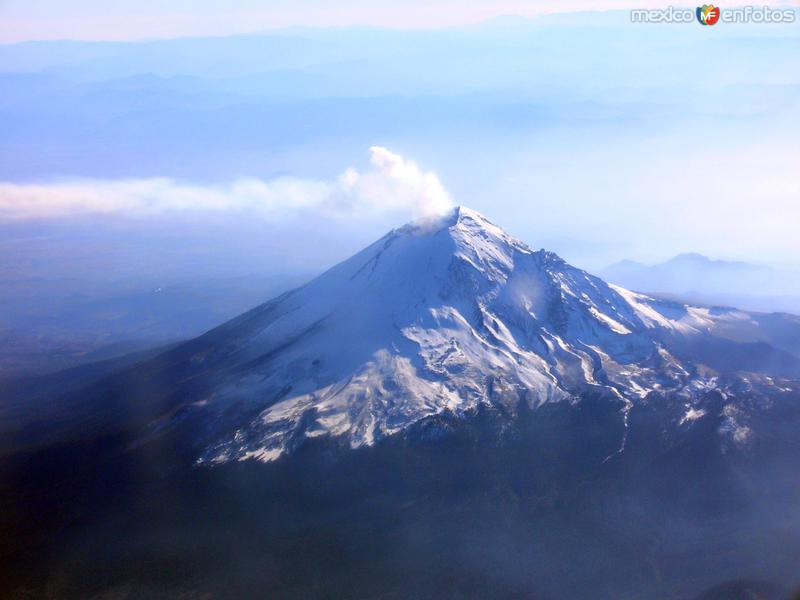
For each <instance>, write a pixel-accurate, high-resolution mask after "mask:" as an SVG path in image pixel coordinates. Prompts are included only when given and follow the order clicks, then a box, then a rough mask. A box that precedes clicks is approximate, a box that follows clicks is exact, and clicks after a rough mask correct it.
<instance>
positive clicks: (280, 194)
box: [0, 146, 453, 222]
mask: <svg viewBox="0 0 800 600" xmlns="http://www.w3.org/2000/svg"><path fill="white" fill-rule="evenodd" d="M370 164H371V166H370V168H369V169H367V170H365V171H363V172H360V171H358V170H356V169H354V168H348V169H346V170H345V171H344V172H343V173H342V174H341V175H339V176H338V177H337V178H336V179H335V180H333V181H323V180H313V179H302V178H296V177H280V178H276V179H269V180H264V179H258V178H253V177H247V178H241V179H237V180H235V181H232V182H230V183H227V184H224V185H212V186H202V185H194V184H189V183H183V182H179V181H176V180H173V179H168V178H144V179H123V180H97V179H73V180H63V181H58V182H53V183H0V221H5V222H8V221H19V220H28V219H46V218H58V217H66V216H71V215H79V214H114V213H118V214H124V215H133V216H146V215H155V214H159V213H163V212H169V211H185V210H193V211H242V212H245V211H247V212H253V213H255V214H257V215H260V216H262V217H263V218H267V219H270V218H279V217H281V216H284V215H287V214H291V213H297V212H299V211H315V212H316V213H318V214H323V215H325V216H330V217H339V218H357V217H359V216H364V217H367V216H371V215H375V214H380V213H386V212H392V211H398V212H399V211H405V212H409V213H411V215H413V216H416V217H427V216H431V215H436V214H440V213H443V212H445V211H446V210H447V209H448V208H450V207H451V206H452V205H453V202H452V200H451V198H450V195H449V194H448V193H447V190H445V188H444V186H443V185H442V183H441V182H440V181H439V178H438V176H437V175H436V173H434V172H432V171H424V170H422V169H421V168H420V167H419V166H418V165H417V164H416V163H415V162H413V161H410V160H408V159H405V158H403V157H402V156H400V155H398V154H395V153H394V152H391V151H390V150H387V149H386V148H383V147H380V146H373V147H372V148H370Z"/></svg>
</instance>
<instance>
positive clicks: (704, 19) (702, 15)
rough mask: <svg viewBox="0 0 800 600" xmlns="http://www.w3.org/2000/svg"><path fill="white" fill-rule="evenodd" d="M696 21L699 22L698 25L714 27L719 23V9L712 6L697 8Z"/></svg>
mask: <svg viewBox="0 0 800 600" xmlns="http://www.w3.org/2000/svg"><path fill="white" fill-rule="evenodd" d="M697 20H698V21H699V22H700V25H714V24H715V23H716V22H717V21H719V7H718V6H714V5H713V4H703V6H698V7H697Z"/></svg>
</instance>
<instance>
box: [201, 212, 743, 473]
mask: <svg viewBox="0 0 800 600" xmlns="http://www.w3.org/2000/svg"><path fill="white" fill-rule="evenodd" d="M721 318H724V319H739V318H741V319H747V318H748V315H747V313H734V314H732V315H731V314H724V315H714V314H712V312H711V311H710V310H709V309H701V308H694V307H686V306H682V305H677V304H674V303H670V302H664V301H657V300H654V299H651V298H648V297H646V296H643V295H641V294H635V293H633V292H629V291H627V290H625V289H623V288H620V287H617V286H610V285H608V284H606V283H605V282H604V281H602V280H601V279H599V278H597V277H594V276H592V275H590V274H588V273H586V272H585V271H582V270H580V269H577V268H574V267H572V266H570V265H568V264H567V263H566V262H564V261H563V260H562V259H560V258H559V257H558V256H556V255H555V254H553V253H550V252H546V251H544V250H542V251H538V252H534V251H532V250H531V249H529V248H528V247H527V246H526V245H525V244H523V243H522V242H520V241H519V240H516V239H514V238H513V237H511V236H510V235H508V234H507V233H505V232H504V231H503V230H502V229H500V228H499V227H497V226H496V225H494V224H493V223H491V222H490V221H488V220H487V219H486V218H485V217H483V216H482V215H480V214H478V213H477V212H474V211H472V210H469V209H466V208H457V209H455V210H454V211H452V212H451V213H450V214H448V215H447V216H445V217H443V218H441V219H438V220H435V221H424V222H416V223H412V224H409V225H406V226H405V227H402V228H400V229H397V230H394V231H392V232H390V233H389V234H387V235H386V236H384V237H383V238H382V239H380V240H378V241H377V242H375V243H374V244H372V245H371V246H369V247H367V248H366V249H364V250H363V251H361V252H359V253H358V254H356V255H355V256H353V257H351V258H350V259H348V260H346V261H344V262H342V263H340V264H338V265H337V266H335V267H333V268H332V269H330V270H329V271H327V272H326V273H324V274H322V275H321V276H319V277H318V278H316V279H314V280H313V281H311V282H310V283H308V284H307V285H305V286H303V287H301V288H299V289H297V290H294V291H292V292H289V293H287V294H284V295H283V296H280V297H278V298H276V299H274V300H272V301H270V302H267V303H266V304H264V305H262V306H260V307H258V308H256V309H254V310H253V311H250V312H249V313H246V314H245V315H243V316H242V317H239V318H238V319H234V320H233V321H231V322H229V323H227V324H225V325H223V326H221V327H220V328H218V329H217V330H214V331H213V332H211V333H213V335H215V336H216V338H218V339H222V340H224V344H222V347H221V348H218V349H217V350H215V351H214V352H212V353H209V352H207V351H204V352H201V353H200V354H198V355H196V356H193V357H192V360H193V361H194V362H195V363H197V364H199V365H201V366H202V365H203V363H204V362H206V361H208V364H209V365H212V364H213V368H214V369H215V371H216V372H218V373H219V375H218V379H219V383H218V385H216V387H215V389H214V391H213V393H212V394H211V395H210V397H209V398H207V399H204V400H203V405H204V407H207V408H208V409H209V410H219V411H223V410H226V407H230V406H232V405H240V406H245V407H247V410H243V411H242V412H241V414H242V415H243V416H242V417H241V419H240V420H239V421H238V422H237V421H236V419H235V418H234V422H235V428H234V430H233V431H231V432H225V433H224V434H222V435H221V436H218V439H217V440H216V442H214V443H213V444H211V445H210V446H209V447H208V448H207V449H206V451H205V452H204V453H203V454H202V456H201V457H200V459H199V462H200V463H201V464H209V463H211V464H214V463H219V462H226V461H230V460H244V459H248V458H256V459H260V460H265V461H268V460H273V459H275V458H277V457H279V456H281V455H282V454H284V453H287V452H291V451H292V450H293V449H294V448H296V447H297V446H298V445H299V444H301V443H302V442H303V440H304V439H306V438H313V437H316V436H323V435H330V436H346V439H347V440H348V441H349V443H350V445H351V446H352V447H354V448H355V447H359V446H363V445H371V444H373V443H374V442H376V441H377V440H379V439H380V438H382V437H385V436H388V435H392V434H394V433H397V432H399V431H401V430H403V429H405V428H406V427H408V426H409V425H411V424H413V423H416V422H418V421H420V420H421V419H424V418H426V417H429V416H432V415H436V414H440V413H443V412H448V413H451V414H454V415H457V416H465V415H468V414H470V413H472V412H474V411H475V410H476V408H477V407H478V406H479V405H486V406H489V407H493V408H495V409H497V410H502V411H505V412H507V413H509V414H513V413H514V412H515V411H516V410H517V409H518V408H519V406H520V404H521V403H525V404H527V405H528V406H530V407H532V408H535V407H537V406H539V405H541V404H542V403H546V402H557V401H574V400H575V399H577V398H578V397H579V396H580V395H581V394H583V393H585V392H587V391H595V392H597V393H602V394H610V395H613V396H615V397H617V398H619V400H620V403H621V407H622V410H623V411H625V410H626V409H627V407H630V406H631V405H632V403H633V402H636V401H638V400H639V399H641V398H643V397H644V396H646V395H647V394H648V393H649V392H651V391H657V392H665V393H666V392H669V393H675V394H678V395H681V396H682V397H685V398H687V399H690V398H692V397H693V396H694V395H695V394H697V393H698V392H700V391H702V390H706V389H710V388H714V387H716V386H717V385H718V373H716V372H714V371H713V370H711V369H707V368H698V366H697V365H695V364H693V363H690V362H687V361H685V360H680V359H679V358H677V357H676V356H675V355H674V354H673V352H672V350H671V346H672V342H673V341H675V340H680V339H685V338H686V337H687V336H707V335H710V329H711V328H712V327H713V325H714V323H715V321H716V320H719V319H721ZM215 353H216V354H215ZM220 357H222V358H220ZM253 414H255V415H256V416H255V418H253V416H252V415H253Z"/></svg>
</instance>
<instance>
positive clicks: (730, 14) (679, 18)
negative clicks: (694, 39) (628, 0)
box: [631, 4, 796, 26]
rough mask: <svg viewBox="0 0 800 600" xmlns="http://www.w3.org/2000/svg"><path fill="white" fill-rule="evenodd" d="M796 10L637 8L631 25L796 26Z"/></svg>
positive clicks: (764, 7)
mask: <svg viewBox="0 0 800 600" xmlns="http://www.w3.org/2000/svg"><path fill="white" fill-rule="evenodd" d="M795 19H796V14H795V10H794V9H793V8H771V7H769V6H737V7H735V8H726V9H724V10H723V9H721V8H720V7H719V6H715V5H713V4H703V5H702V6H698V7H697V8H696V9H695V10H692V9H691V8H679V7H675V6H668V7H666V8H637V9H633V10H631V22H632V23H693V22H695V21H696V22H698V23H700V25H703V26H710V25H716V24H717V23H758V24H764V23H794V22H795Z"/></svg>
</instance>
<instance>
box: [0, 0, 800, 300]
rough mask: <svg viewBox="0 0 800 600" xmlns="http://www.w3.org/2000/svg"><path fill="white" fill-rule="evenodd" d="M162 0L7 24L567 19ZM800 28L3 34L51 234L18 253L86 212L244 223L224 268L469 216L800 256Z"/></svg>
mask: <svg viewBox="0 0 800 600" xmlns="http://www.w3.org/2000/svg"><path fill="white" fill-rule="evenodd" d="M162 5H163V3H156V2H153V1H150V0H143V1H141V2H137V3H129V4H127V5H126V4H124V3H123V4H120V3H113V4H112V3H108V2H86V1H84V2H72V3H62V2H58V3H56V2H52V3H48V2H36V1H31V0H28V1H27V2H16V1H13V0H12V1H5V2H2V1H0V11H2V14H3V29H2V31H3V32H4V33H3V34H2V35H5V36H11V37H13V36H16V37H17V38H19V39H22V38H25V39H28V38H32V39H34V38H35V39H38V38H47V37H76V38H94V39H100V38H102V39H106V38H138V37H142V36H145V37H159V36H174V35H183V34H189V33H212V32H213V33H215V34H219V35H220V36H222V34H224V33H230V32H235V31H240V30H242V29H243V28H244V29H247V28H255V29H264V28H268V27H279V26H285V25H305V26H310V25H338V24H342V23H346V24H352V23H371V24H377V25H380V24H391V25H408V26H414V27H428V28H429V27H434V26H439V25H455V24H457V23H461V22H465V21H473V20H480V19H483V18H486V17H491V16H494V15H501V14H507V13H527V14H531V13H532V12H537V11H547V10H553V9H554V8H556V5H555V3H547V2H524V3H523V2H520V3H513V2H502V1H501V2H474V3H470V2H467V3H463V2H459V3H458V4H457V7H458V8H457V9H456V8H455V7H456V4H455V3H429V2H425V3H423V2H414V1H412V2H404V3H399V2H395V3H381V2H369V3H368V2H363V3H362V2H352V1H351V2H345V3H337V4H336V11H333V9H332V8H331V6H333V4H332V3H329V2H321V1H320V2H317V1H314V2H310V1H307V2H300V3H298V2H288V1H287V2H273V3H264V2H258V3H256V2H252V3H248V2H243V1H233V2H226V3H224V4H223V3H215V2H210V1H207V0H206V1H197V0H195V1H193V2H188V1H187V2H171V3H169V7H170V8H169V10H168V12H166V13H165V12H163V10H164V9H162V8H161V6H162ZM643 5H645V4H644V3H642V4H640V3H637V4H636V6H643ZM593 6H594V7H598V4H597V3H593ZM603 6H608V7H611V6H614V5H613V4H604V5H603ZM398 7H401V8H402V10H400V8H398ZM557 7H558V8H559V10H572V9H575V10H577V9H579V8H582V5H580V4H579V3H575V2H572V3H571V2H567V3H559V4H558V5H557ZM400 13H402V14H400ZM247 15H250V16H249V17H248V16H247ZM205 27H210V29H205V30H204V29H203V28H205ZM799 33H800V23H795V24H794V25H781V26H776V25H763V26H757V25H749V24H748V25H741V26H727V25H724V24H719V25H717V26H716V27H702V26H700V25H699V24H697V23H688V24H683V25H643V24H632V23H631V21H630V18H629V15H628V14H627V13H626V12H624V11H616V12H614V11H610V12H595V13H591V12H589V13H580V14H577V13H570V14H568V15H561V16H542V17H539V18H535V19H502V20H499V21H496V22H492V23H486V24H482V25H477V26H472V25H470V26H469V27H460V28H459V27H452V28H447V29H438V30H431V29H426V30H425V31H397V30H390V29H369V30H365V29H359V28H346V27H332V28H330V29H313V28H311V29H303V30H287V31H282V32H279V33H273V34H268V35H262V36H252V37H238V38H237V37H231V36H229V37H224V36H223V37H215V38H212V39H178V40H172V41H156V42H147V43H128V42H120V43H114V44H93V43H62V44H58V43H56V44H53V43H32V44H22V45H0V86H2V89H3V90H4V94H3V97H2V100H1V101H0V131H2V135H0V237H3V236H9V237H10V236H12V234H13V239H14V240H27V241H25V244H27V245H24V244H23V245H22V246H20V245H16V242H14V244H15V245H14V248H17V249H16V250H14V251H8V250H6V256H5V257H3V256H0V259H3V258H5V259H7V260H6V261H5V263H4V264H6V265H8V268H9V269H13V268H15V267H14V265H17V264H19V262H20V260H19V259H20V254H23V253H26V252H28V250H27V248H30V247H31V244H35V243H36V242H35V240H36V239H37V236H43V235H51V234H50V233H44V232H45V231H55V230H57V231H58V236H60V237H61V238H63V237H64V236H68V235H69V231H70V229H69V227H68V224H69V223H70V222H71V221H70V220H71V219H89V220H90V221H91V222H92V223H95V222H97V223H103V225H98V227H108V226H109V225H108V224H109V223H110V222H111V221H112V220H116V221H117V222H119V223H122V222H124V223H125V225H124V226H122V225H120V231H125V232H127V233H126V234H125V235H130V236H131V240H133V239H135V240H136V241H137V243H139V242H141V240H147V239H151V238H150V237H148V236H149V235H150V234H148V233H147V232H148V231H151V230H159V231H160V230H161V229H163V227H164V225H163V224H164V223H169V224H170V225H169V227H170V228H171V229H174V230H175V231H176V232H180V236H182V238H181V239H183V240H184V242H185V243H184V244H183V246H184V247H185V248H194V249H196V248H199V247H203V246H204V244H205V242H206V241H207V240H211V239H212V238H210V237H209V234H208V232H209V230H210V229H213V228H214V227H215V225H216V224H217V223H222V222H224V223H225V233H224V234H222V233H220V234H218V235H216V236H215V237H213V239H214V240H216V242H215V243H217V242H218V241H219V240H220V239H225V238H226V237H228V236H235V235H237V233H236V232H237V231H240V234H239V235H241V237H242V238H244V237H245V236H255V238H253V239H252V240H251V241H253V244H254V245H253V246H252V247H257V248H258V253H259V254H258V255H257V256H247V257H246V260H244V259H241V258H240V254H237V252H240V250H241V248H243V247H251V246H249V245H248V244H250V242H249V241H247V240H245V239H242V240H239V242H241V243H239V244H237V245H236V246H235V247H234V246H232V245H227V244H222V245H221V246H219V247H215V248H209V252H210V253H211V254H213V255H214V256H215V257H216V258H215V260H216V259H219V260H220V261H222V262H221V263H220V264H221V265H222V266H221V267H220V269H224V268H227V265H229V264H234V265H235V264H236V263H237V260H238V261H240V262H242V264H246V266H247V269H248V270H251V268H252V266H253V265H257V264H259V261H260V262H261V264H263V265H264V268H265V269H269V268H272V267H273V266H274V267H275V268H278V267H282V268H285V267H286V266H287V265H289V264H290V262H289V260H291V266H292V268H294V267H295V266H297V267H302V268H309V269H319V268H323V267H325V266H328V265H330V264H331V263H332V262H335V261H336V260H339V259H342V258H345V257H346V256H347V255H349V254H350V253H352V252H355V251H357V250H358V249H360V248H361V247H362V246H364V245H365V244H367V243H369V242H371V241H373V240H374V239H377V238H379V237H380V236H381V235H383V233H385V231H386V230H388V229H389V228H391V227H395V226H398V225H400V224H402V223H404V222H405V221H407V220H409V219H411V218H414V217H415V216H419V215H421V214H424V213H426V212H430V211H432V210H438V209H442V208H443V207H446V206H448V205H451V204H463V205H466V206H470V207H472V208H475V209H477V210H480V211H481V212H483V213H485V214H486V215H487V216H488V217H489V218H490V219H492V220H494V221H495V222H497V223H498V224H499V225H501V226H504V227H506V228H507V229H508V230H509V231H510V232H511V233H512V234H514V235H516V236H518V237H520V238H521V239H523V240H524V241H526V242H528V243H529V244H530V245H532V246H533V247H535V248H539V247H545V248H548V249H551V250H554V251H556V252H559V253H560V254H562V255H563V256H564V257H565V258H567V259H568V260H570V261H572V262H574V263H575V264H577V265H579V266H583V267H587V268H599V267H602V266H605V265H607V264H609V263H611V262H614V261H616V260H620V259H623V258H628V259H634V260H640V261H643V262H658V261H662V260H665V259H668V258H669V257H671V256H674V255H675V254H678V253H681V252H701V253H704V254H706V255H709V256H711V257H713V258H725V259H736V260H747V261H751V262H758V263H771V264H779V263H797V262H798V260H800V258H799V257H800V237H798V236H797V235H796V227H797V223H800V203H799V202H798V198H800V177H798V170H797V165H798V164H800V35H799ZM9 39H10V38H9ZM45 221H46V222H47V223H46V224H45V225H44V226H43V227H44V228H43V229H42V228H38V229H37V227H38V224H42V223H44V222H45ZM59 223H63V224H64V226H60V225H58V224H59ZM181 223H184V224H185V225H181ZM237 223H239V224H241V225H242V226H241V229H239V230H237ZM86 227H88V226H86ZM76 231H78V229H76ZM81 231H85V229H82V230H81ZM259 232H260V233H259ZM180 236H179V237H180ZM78 238H80V236H78ZM78 238H76V240H78V241H76V243H79V242H80V239H88V238H85V237H83V238H80V239H78ZM263 238H269V246H268V247H265V246H264V245H263V244H261V241H262V239H263ZM93 239H94V238H93ZM158 239H160V238H159V237H158V236H153V237H152V240H154V241H153V242H152V244H153V245H157V244H158V242H157V240H158ZM170 239H172V238H170ZM30 240H33V241H30ZM113 242H114V236H107V237H104V238H103V239H102V244H104V246H102V247H101V242H100V241H97V240H96V239H95V241H93V242H92V243H93V244H95V246H94V247H93V248H92V250H93V251H94V252H96V253H98V254H103V253H105V252H107V251H109V247H108V244H110V243H113ZM173 242H174V240H173ZM170 243H172V242H170ZM209 243H210V242H209ZM9 247H10V246H2V245H0V250H3V249H4V248H9ZM22 248H25V249H22ZM180 249H181V244H178V245H176V246H175V247H173V248H172V250H171V252H173V251H174V252H176V253H177V252H180ZM148 250H149V253H148V256H158V251H157V250H158V249H157V248H155V249H153V248H150V247H149V246H148ZM212 250H213V252H212ZM81 252H84V251H83V250H81ZM81 252H78V251H75V253H73V254H74V255H75V256H84V255H85V253H84V254H81ZM87 252H88V250H87ZM187 252H188V251H187ZM193 252H194V250H193ZM42 256H44V257H45V258H46V254H42ZM126 256H127V254H126ZM184 258H186V261H188V262H189V263H191V264H192V265H194V266H198V265H199V266H200V267H202V265H203V264H205V263H204V262H203V261H206V260H207V258H206V257H205V256H204V258H203V261H201V260H199V259H196V256H195V257H194V258H192V257H184ZM175 264H176V265H177V264H180V265H183V264H184V262H180V263H179V262H176V263H175ZM160 266H162V265H152V264H150V263H147V264H145V263H142V265H141V270H142V271H146V270H147V269H148V268H151V267H153V268H155V267H160ZM2 268H3V265H2V264H0V270H1V269H2ZM181 268H182V267H181ZM193 268H194V267H193ZM797 285H798V287H800V282H797Z"/></svg>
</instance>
